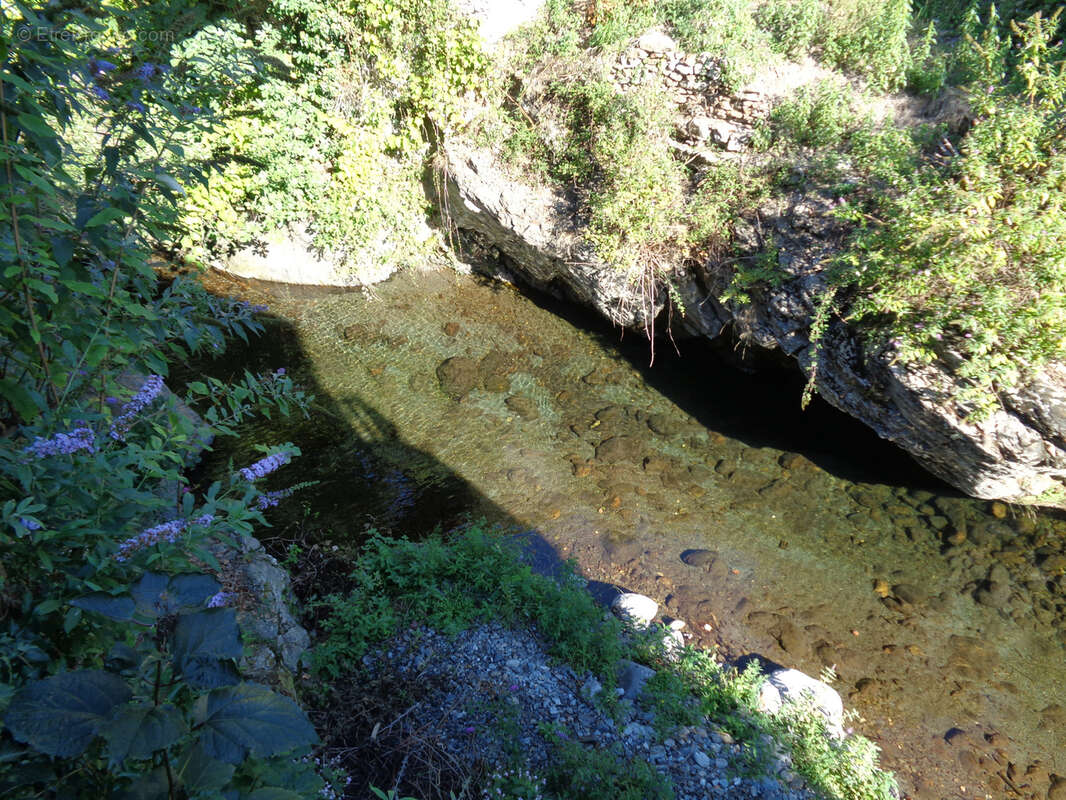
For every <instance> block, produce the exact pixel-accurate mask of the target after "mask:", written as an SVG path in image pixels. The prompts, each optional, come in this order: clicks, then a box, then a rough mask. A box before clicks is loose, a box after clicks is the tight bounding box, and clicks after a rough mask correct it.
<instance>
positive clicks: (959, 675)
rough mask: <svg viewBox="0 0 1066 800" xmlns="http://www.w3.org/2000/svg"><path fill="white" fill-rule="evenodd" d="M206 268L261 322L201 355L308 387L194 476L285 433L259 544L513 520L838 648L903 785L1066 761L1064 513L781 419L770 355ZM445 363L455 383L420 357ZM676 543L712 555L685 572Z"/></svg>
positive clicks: (726, 626) (851, 695)
mask: <svg viewBox="0 0 1066 800" xmlns="http://www.w3.org/2000/svg"><path fill="white" fill-rule="evenodd" d="M212 280H213V281H214V282H215V284H216V285H215V286H214V288H217V289H218V290H219V291H224V292H227V293H230V294H240V295H242V296H244V297H246V298H248V299H249V300H252V301H254V302H266V303H268V304H269V305H270V307H271V314H272V316H271V319H270V322H269V330H268V333H267V335H266V336H265V337H264V338H263V339H262V340H260V341H257V342H255V343H254V346H253V347H252V348H249V349H246V350H243V351H234V352H231V353H230V354H228V355H227V360H226V361H225V362H221V363H218V364H215V365H212V369H214V370H215V371H216V373H218V374H226V373H228V372H232V373H239V372H240V370H242V369H244V368H246V367H247V368H250V369H267V368H270V369H273V368H276V367H279V366H285V367H287V368H288V369H289V370H290V372H291V373H292V374H294V375H295V376H296V377H297V378H298V379H299V380H300V381H301V382H302V383H304V384H305V386H306V387H307V388H308V389H309V390H310V391H312V392H313V393H314V394H315V395H316V396H317V397H318V402H317V405H316V408H315V412H314V414H313V416H312V418H311V419H310V420H306V421H304V420H296V421H290V422H288V423H278V422H277V421H275V422H273V423H264V424H262V425H259V426H258V427H256V428H254V429H253V430H251V431H250V432H249V435H248V437H247V439H245V440H243V441H242V442H240V443H234V442H227V443H223V445H222V446H221V447H220V448H219V449H218V450H217V451H216V452H215V453H214V454H213V455H212V457H211V459H210V460H209V461H208V463H207V465H206V467H205V470H206V475H207V477H209V476H210V475H212V474H216V473H218V472H220V471H223V470H225V469H227V468H228V467H227V466H226V465H227V463H228V460H229V459H233V463H235V464H241V463H243V462H244V461H246V460H251V459H252V458H254V454H253V452H252V451H251V449H250V447H251V444H253V443H255V442H263V443H275V442H280V441H285V440H290V439H291V440H292V441H295V442H296V443H297V444H299V445H300V447H301V448H302V449H303V450H304V453H305V455H304V456H303V457H302V458H301V459H300V460H299V461H298V462H296V463H295V464H294V465H293V466H292V467H289V468H288V470H289V474H288V475H285V476H280V479H279V481H278V483H277V486H278V487H280V486H283V485H285V483H284V480H288V481H289V482H295V481H298V480H307V479H317V480H318V481H320V483H319V484H318V485H317V486H316V487H314V488H312V489H310V490H306V491H305V492H303V493H302V494H301V495H299V497H296V498H293V499H291V500H290V501H288V504H287V506H286V507H283V508H279V509H277V510H276V512H271V513H272V514H274V516H272V517H271V519H272V521H273V522H274V523H275V525H276V530H277V531H278V532H279V533H280V534H281V535H282V538H284V536H286V535H289V534H291V533H292V532H294V531H297V530H300V529H306V528H312V529H314V530H315V531H319V532H320V534H319V535H321V536H324V537H327V538H330V539H332V540H333V541H352V540H356V539H358V538H359V537H360V536H361V535H362V534H363V532H364V531H365V529H366V528H367V527H371V526H373V527H377V528H379V529H387V530H392V531H395V532H398V533H406V534H410V535H412V536H417V535H420V534H423V533H424V532H426V531H428V530H431V529H432V528H433V527H434V526H436V525H440V526H443V527H445V528H447V527H450V526H452V525H455V524H457V523H459V522H461V521H462V520H464V519H467V518H470V517H485V518H487V519H489V520H491V521H493V522H498V523H500V524H502V525H504V526H508V527H511V526H514V527H517V528H520V529H522V530H532V531H534V532H535V534H536V535H537V536H539V537H540V539H541V540H542V542H543V543H544V544H545V546H547V547H550V548H551V549H553V550H554V551H555V553H556V554H558V555H559V556H561V557H563V558H570V557H572V558H576V559H577V560H578V562H579V563H580V565H581V567H582V569H583V571H584V572H585V574H586V575H587V577H589V578H590V579H591V580H593V581H598V582H603V583H613V584H616V585H619V586H622V587H625V588H627V589H630V590H634V591H641V592H643V593H646V594H649V595H651V596H652V597H654V598H655V599H656V600H658V601H659V602H660V604H661V605H665V612H666V613H668V614H673V615H675V616H677V617H680V618H682V619H685V620H686V621H687V622H688V629H687V630H689V631H690V632H692V633H694V634H696V635H697V641H699V642H700V643H702V644H704V645H707V646H712V645H714V646H719V647H721V648H722V649H723V650H724V651H725V652H726V653H727V654H728V655H732V656H736V655H740V654H743V653H747V652H757V653H760V654H762V655H764V656H766V657H769V658H771V659H773V660H775V661H778V662H780V663H782V664H785V665H788V666H794V667H797V668H799V669H803V670H804V671H806V672H808V673H810V674H814V675H817V674H818V673H819V672H820V670H821V669H822V668H823V667H826V666H831V665H832V666H835V668H836V671H837V673H838V676H839V681H838V683H837V684H836V685H837V688H838V690H839V691H840V692H841V694H842V695H843V696H844V699H845V704H846V705H848V706H849V707H854V708H856V709H857V710H858V711H859V712H860V713H861V715H862V717H863V718H864V721H862V722H858V723H856V727H858V728H859V729H860V730H862V731H863V732H864V733H866V734H867V735H869V736H870V737H871V738H873V739H874V740H875V741H877V742H878V743H879V744H880V745H881V746H882V748H883V749H884V759H885V761H886V762H887V764H888V765H889V766H891V767H893V768H895V769H897V770H898V771H899V772H900V774H901V775H902V777H903V783H904V786H905V787H906V788H908V789H909V790H910V791H912V792H913V793H914V795H915V796H918V797H947V796H950V797H984V796H986V795H988V796H992V797H1000V796H1007V794H1008V790H1009V788H1010V787H1009V786H1008V785H1006V784H1004V782H1003V781H1002V780H1001V779H1000V778H996V777H994V775H995V773H997V772H999V773H1004V774H1007V773H1006V770H1007V767H1008V763H1013V764H1014V765H1015V766H1014V769H1013V770H1012V772H1011V773H1010V775H1011V776H1013V778H1012V779H1013V781H1014V783H1015V785H1017V786H1019V787H1020V786H1021V785H1023V784H1024V783H1025V781H1026V780H1028V779H1025V778H1024V772H1025V770H1026V768H1027V767H1028V766H1029V765H1030V764H1031V763H1032V762H1035V761H1042V762H1043V764H1044V766H1045V767H1046V768H1049V769H1050V771H1052V772H1054V771H1056V770H1057V771H1059V772H1060V773H1066V714H1064V713H1063V711H1062V709H1061V707H1059V706H1057V705H1056V704H1057V703H1058V702H1059V697H1058V695H1059V691H1060V688H1061V687H1062V686H1063V685H1066V659H1064V652H1063V650H1064V647H1063V642H1064V638H1066V637H1064V632H1066V578H1061V577H1056V575H1055V574H1054V570H1055V569H1058V567H1057V566H1056V562H1055V559H1054V558H1053V556H1054V555H1055V554H1057V553H1064V552H1066V543H1064V540H1066V523H1064V522H1063V520H1062V519H1060V518H1057V517H1053V516H1051V515H1033V514H1025V513H1021V512H1018V513H1015V512H1013V511H1012V510H1009V509H1006V511H1007V513H1006V515H1005V516H1004V517H1003V518H999V517H997V516H995V515H994V514H993V513H992V510H993V509H992V506H991V504H989V503H985V502H981V501H975V500H971V499H968V498H964V497H961V496H959V495H958V494H957V493H955V492H953V491H952V490H950V489H949V488H948V487H946V486H944V485H943V484H940V483H939V482H937V481H936V479H934V478H932V477H931V476H929V475H928V474H926V473H924V472H922V471H920V470H918V469H917V468H916V467H914V466H913V465H912V464H911V463H910V462H909V460H908V459H906V457H904V456H903V455H902V454H901V453H900V452H899V451H898V450H896V449H895V448H893V447H891V446H889V445H886V444H885V443H883V442H880V441H879V440H877V439H876V437H875V436H873V434H872V433H870V432H869V431H868V430H867V429H866V428H864V427H863V426H862V425H860V424H858V423H856V422H854V421H853V420H851V419H849V418H847V417H845V416H842V415H840V414H837V413H836V412H834V411H832V410H831V409H829V408H828V407H826V406H824V404H822V405H820V404H817V403H816V404H814V406H812V408H811V409H809V410H808V411H807V412H805V413H801V412H800V411H799V394H800V390H801V384H800V383H799V382H798V381H797V378H796V377H795V376H794V375H792V374H791V373H789V372H775V371H769V372H765V373H761V374H756V375H746V374H744V373H741V372H739V371H737V370H735V369H732V368H730V367H727V366H724V365H723V364H721V363H719V362H718V360H717V359H716V358H715V356H714V355H713V354H712V353H710V352H709V349H708V348H707V346H706V345H700V344H696V343H681V355H680V357H678V356H676V355H672V354H670V353H669V352H667V348H666V347H664V346H662V345H660V347H659V354H658V358H657V364H656V367H655V368H653V369H649V368H648V367H647V355H648V353H647V344H646V343H645V342H641V341H639V340H638V339H637V338H636V337H634V336H632V335H627V337H626V338H625V339H624V340H623V341H621V342H620V341H619V333H618V332H617V331H612V330H610V329H606V328H604V327H602V326H601V325H600V324H599V323H598V322H597V321H595V320H592V319H590V318H586V317H582V316H581V315H580V313H578V312H574V311H573V310H568V309H566V308H565V307H564V306H562V305H560V304H556V303H552V302H550V301H543V300H539V301H537V302H535V301H534V300H532V299H530V298H529V297H527V296H524V295H523V294H521V293H519V292H517V291H516V290H514V289H512V288H510V287H507V286H504V285H500V284H495V283H491V282H487V281H482V280H479V279H476V278H471V277H465V276H460V275H456V274H454V273H452V272H425V273H406V274H403V275H401V276H397V277H395V278H393V279H392V280H391V281H389V282H388V283H386V284H383V285H380V286H378V287H376V288H375V289H374V291H373V292H372V294H370V295H368V296H364V295H362V294H360V293H358V292H356V293H349V292H337V291H327V290H309V289H298V288H296V287H284V286H269V285H261V284H260V285H253V284H249V283H247V282H236V283H235V282H233V281H232V280H230V279H224V278H221V277H218V276H215V277H214V278H212ZM456 357H458V358H461V359H468V360H469V361H468V362H466V363H464V362H458V365H456V362H453V363H452V373H453V376H455V377H457V378H458V380H457V383H459V384H461V383H463V381H466V382H467V383H471V384H472V388H470V390H469V391H468V392H466V393H465V394H463V395H462V397H461V399H456V397H455V396H454V394H455V393H456V392H457V391H458V390H459V389H462V388H464V387H462V386H457V385H452V384H450V385H449V388H451V389H452V391H453V395H449V394H448V393H446V391H445V390H444V388H442V383H441V380H440V377H439V376H438V367H439V366H440V365H441V364H442V362H444V361H445V360H446V359H449V358H456ZM515 398H517V399H515ZM610 439H613V440H614V441H613V442H612V443H609V444H606V445H605V444H603V443H604V442H605V441H606V440H610ZM996 510H997V511H1000V512H1002V511H1004V510H1005V509H996ZM293 535H294V534H293ZM695 549H705V550H711V551H713V552H714V553H716V554H717V558H716V560H715V561H714V562H713V563H712V564H711V565H709V566H699V567H693V566H689V565H688V564H687V563H685V562H684V561H682V559H681V555H682V554H683V553H685V552H686V551H689V550H695ZM990 577H991V578H992V579H994V580H995V582H996V585H995V586H990V585H989V584H988V580H989V578H990ZM975 597H979V598H980V599H981V602H978V601H977V600H976V599H975ZM953 729H958V730H959V731H961V734H957V733H952V734H951V735H950V736H947V737H946V734H948V732H949V731H952V730H953ZM948 739H950V741H948ZM1037 780H1039V778H1037ZM960 787H964V788H960Z"/></svg>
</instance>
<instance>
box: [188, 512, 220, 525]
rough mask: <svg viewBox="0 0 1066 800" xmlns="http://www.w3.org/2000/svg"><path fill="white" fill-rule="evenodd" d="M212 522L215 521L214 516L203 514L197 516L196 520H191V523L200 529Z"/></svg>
mask: <svg viewBox="0 0 1066 800" xmlns="http://www.w3.org/2000/svg"><path fill="white" fill-rule="evenodd" d="M214 521H215V515H214V514H203V515H201V516H199V517H197V518H196V519H194V520H193V522H195V523H196V524H197V525H199V526H200V527H202V528H206V527H207V526H208V525H210V524H211V523H212V522H214Z"/></svg>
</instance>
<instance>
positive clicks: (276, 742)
mask: <svg viewBox="0 0 1066 800" xmlns="http://www.w3.org/2000/svg"><path fill="white" fill-rule="evenodd" d="M219 588H220V587H219V584H218V583H217V582H216V581H214V579H213V578H210V577H209V576H206V575H198V574H183V575H175V576H172V577H169V578H168V577H167V576H166V575H163V574H159V573H151V572H149V573H145V574H144V575H142V577H141V579H140V580H139V581H138V583H137V585H135V586H134V587H132V588H131V591H130V593H129V594H124V595H116V596H112V603H111V605H110V606H106V605H104V604H103V603H101V602H99V601H97V602H95V603H90V604H82V607H90V606H95V608H96V609H98V610H99V611H101V612H102V613H103V614H104V616H106V617H107V618H109V619H112V620H118V621H121V622H129V621H131V620H132V621H134V622H135V623H136V624H138V625H140V626H143V628H144V631H143V635H137V636H134V637H131V638H132V640H133V646H132V647H131V646H130V645H129V644H128V643H127V642H126V641H123V640H119V641H118V642H117V643H116V644H115V645H114V646H113V647H112V649H111V651H110V652H109V654H108V656H107V658H105V659H102V662H103V666H104V669H85V668H82V669H77V670H73V671H70V672H62V673H59V674H56V675H52V676H50V677H47V678H44V679H43V680H37V681H30V682H29V683H27V684H25V685H24V686H23V687H22V688H21V689H20V690H19V691H18V692H17V693H16V694H15V695H14V697H13V698H12V699H11V702H10V705H9V706H8V708H7V712H6V714H5V716H4V724H5V726H6V727H7V729H8V730H9V731H10V732H11V735H12V736H13V737H14V738H15V739H16V740H17V741H19V742H23V743H25V744H26V745H28V749H25V750H23V752H22V753H21V754H20V755H21V757H22V759H24V760H25V761H26V762H29V763H32V764H35V765H36V766H37V768H38V770H39V773H40V775H41V778H40V779H39V780H44V779H45V776H47V775H49V774H50V773H52V775H53V778H52V779H51V780H57V781H58V783H55V784H53V785H51V786H49V789H50V790H53V791H56V792H59V791H62V792H63V796H70V797H83V796H84V797H91V796H95V797H99V796H104V795H111V794H112V793H113V792H118V793H122V792H123V791H129V792H133V793H136V792H138V791H144V790H145V787H147V786H149V785H151V786H153V787H158V788H157V789H154V791H155V792H156V794H155V795H153V796H163V797H168V798H176V797H178V796H179V795H180V796H193V795H199V794H201V793H212V792H213V793H217V792H220V791H224V790H226V789H227V788H229V789H231V790H233V791H235V792H237V793H238V794H239V795H240V796H242V797H245V796H253V795H252V793H254V792H262V791H265V790H266V789H267V788H269V787H273V788H275V789H277V790H279V791H282V790H293V789H304V790H306V789H310V790H311V791H317V790H318V789H320V788H321V787H322V785H323V784H322V781H321V779H319V778H318V777H317V776H316V775H315V774H314V772H313V770H311V769H310V767H309V766H308V765H307V764H306V763H303V762H299V761H294V760H293V759H292V758H291V757H284V758H276V757H279V756H283V755H284V754H288V753H290V752H292V751H294V750H296V749H299V748H305V747H306V746H308V745H310V744H313V743H315V742H316V741H317V738H316V736H315V731H314V729H313V728H312V727H311V724H310V723H309V722H308V721H307V718H306V717H305V716H304V714H303V712H302V711H301V710H300V708H299V707H298V706H297V705H296V704H295V703H293V702H292V701H291V700H289V699H288V698H285V697H282V696H281V695H278V694H275V693H274V692H272V691H270V690H269V689H267V688H266V687H263V686H259V685H257V684H251V683H242V682H240V678H239V675H238V673H237V671H236V668H235V667H234V662H235V659H237V658H238V657H239V656H240V655H241V652H242V647H241V643H240V638H239V632H238V629H237V622H236V617H235V615H234V612H233V610H232V609H228V608H206V609H205V608H204V605H205V603H207V601H208V599H209V598H210V597H211V596H212V595H213V594H214V593H215V592H217V591H218V590H219ZM122 600H126V601H127V602H126V603H122V602H120V601H122ZM134 608H136V609H137V614H134V612H133V609H134ZM172 609H178V610H176V611H175V610H172ZM116 630H122V628H117V629H116ZM42 755H43V756H56V757H58V758H61V759H67V760H74V763H76V764H77V767H78V768H77V769H75V770H73V771H71V770H69V769H68V768H66V767H64V766H63V765H62V764H54V765H53V764H50V763H49V762H47V761H45V760H44V759H42V758H41V756H42ZM105 764H106V768H105ZM52 770H55V772H52ZM58 775H63V777H61V778H58V777H56V776H58ZM268 776H269V778H268ZM23 788H28V787H26V786H24V787H23Z"/></svg>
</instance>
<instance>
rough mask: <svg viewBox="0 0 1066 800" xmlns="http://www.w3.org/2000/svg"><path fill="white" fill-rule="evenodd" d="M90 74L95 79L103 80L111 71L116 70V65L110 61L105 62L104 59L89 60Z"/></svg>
mask: <svg viewBox="0 0 1066 800" xmlns="http://www.w3.org/2000/svg"><path fill="white" fill-rule="evenodd" d="M88 67H89V74H90V75H92V76H93V77H94V78H101V77H103V76H104V75H106V74H107V73H108V72H111V70H113V69H115V65H114V64H112V63H111V62H110V61H105V60H104V59H102V58H90V59H89V64H88Z"/></svg>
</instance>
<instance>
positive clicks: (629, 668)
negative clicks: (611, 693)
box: [618, 661, 655, 700]
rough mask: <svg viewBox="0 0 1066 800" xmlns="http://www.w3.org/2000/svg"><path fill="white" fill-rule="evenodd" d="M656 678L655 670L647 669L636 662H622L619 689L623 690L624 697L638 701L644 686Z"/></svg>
mask: <svg viewBox="0 0 1066 800" xmlns="http://www.w3.org/2000/svg"><path fill="white" fill-rule="evenodd" d="M654 676H655V670H653V669H652V668H651V667H645V666H644V665H643V664H638V663H636V662H635V661H622V662H621V663H620V664H619V665H618V688H619V689H621V690H622V697H624V698H625V699H627V700H636V699H637V697H638V696H639V695H640V692H641V690H642V689H643V688H644V684H646V683H647V682H648V681H649V680H650V679H651V678H653V677H654Z"/></svg>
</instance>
